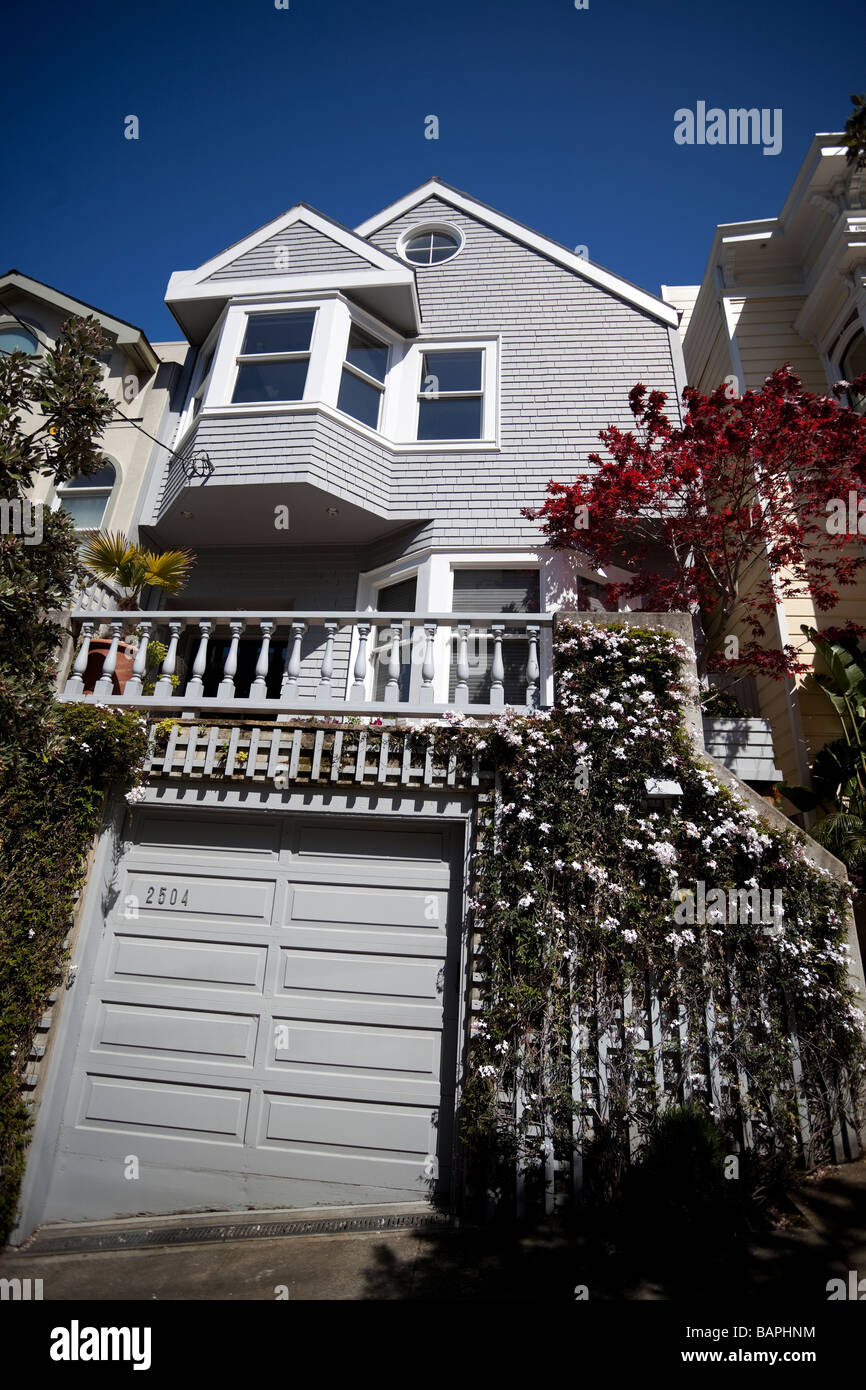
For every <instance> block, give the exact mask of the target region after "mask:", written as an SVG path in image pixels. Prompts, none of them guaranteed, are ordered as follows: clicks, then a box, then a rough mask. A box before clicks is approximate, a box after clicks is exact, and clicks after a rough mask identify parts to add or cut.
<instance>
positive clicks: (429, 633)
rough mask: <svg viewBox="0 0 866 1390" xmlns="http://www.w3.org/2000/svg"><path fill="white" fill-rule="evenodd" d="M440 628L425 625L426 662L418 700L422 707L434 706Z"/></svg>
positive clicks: (430, 623) (436, 625)
mask: <svg viewBox="0 0 866 1390" xmlns="http://www.w3.org/2000/svg"><path fill="white" fill-rule="evenodd" d="M438 626H439V624H438V623H435V622H429V623H425V624H424V636H425V644H424V660H423V662H422V663H421V689H420V691H419V692H418V699H419V701H420V703H421V704H422V705H432V703H433V677H434V676H435V674H436V667H435V661H434V656H433V649H434V643H435V641H436V629H437V627H438Z"/></svg>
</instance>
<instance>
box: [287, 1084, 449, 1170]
mask: <svg viewBox="0 0 866 1390" xmlns="http://www.w3.org/2000/svg"><path fill="white" fill-rule="evenodd" d="M274 1140H285V1141H286V1142H289V1143H296V1142H304V1143H307V1144H317V1145H327V1146H328V1147H329V1148H332V1149H334V1148H339V1149H340V1150H344V1151H352V1150H358V1149H362V1150H366V1149H371V1150H373V1151H375V1152H376V1153H377V1154H379V1155H380V1156H382V1157H387V1156H388V1155H389V1154H391V1153H393V1152H394V1151H399V1152H400V1153H402V1154H403V1155H404V1156H407V1157H408V1156H410V1155H413V1154H414V1155H416V1156H417V1157H419V1158H420V1157H423V1156H424V1155H425V1154H428V1153H429V1152H430V1144H431V1141H435V1128H434V1125H433V1123H432V1120H431V1112H430V1111H429V1110H426V1109H423V1108H415V1107H410V1106H396V1105H364V1104H361V1103H360V1102H352V1103H348V1104H347V1103H345V1102H343V1103H340V1104H337V1103H334V1102H331V1101H328V1100H319V1099H315V1098H313V1097H310V1096H283V1095H277V1094H274V1093H266V1094H265V1096H264V1108H263V1133H262V1141H263V1142H268V1143H272V1142H273V1141H274Z"/></svg>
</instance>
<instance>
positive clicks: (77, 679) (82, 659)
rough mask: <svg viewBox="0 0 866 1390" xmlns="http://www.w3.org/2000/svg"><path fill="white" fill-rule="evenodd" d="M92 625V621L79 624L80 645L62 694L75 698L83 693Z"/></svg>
mask: <svg viewBox="0 0 866 1390" xmlns="http://www.w3.org/2000/svg"><path fill="white" fill-rule="evenodd" d="M93 627H94V624H93V623H82V624H81V646H80V647H79V648H78V655H77V656H76V658H75V661H74V663H73V666H72V672H71V674H70V676H69V679H68V680H67V682H66V686H65V689H64V692H63V693H64V695H69V696H72V697H74V698H77V697H78V696H79V695H83V694H84V672H85V671H86V670H87V659H88V657H89V656H90V639H91V637H92V636H93Z"/></svg>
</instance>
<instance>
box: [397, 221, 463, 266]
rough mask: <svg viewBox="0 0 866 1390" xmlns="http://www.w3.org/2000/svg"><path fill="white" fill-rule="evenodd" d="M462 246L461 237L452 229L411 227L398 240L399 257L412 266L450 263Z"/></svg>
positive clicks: (437, 225)
mask: <svg viewBox="0 0 866 1390" xmlns="http://www.w3.org/2000/svg"><path fill="white" fill-rule="evenodd" d="M462 246H463V237H462V236H461V234H460V233H459V232H458V231H457V230H456V229H455V228H454V227H445V226H441V225H439V224H438V223H437V224H436V225H435V226H426V227H413V228H412V230H411V231H410V232H406V234H405V235H404V236H403V237H402V238H401V240H400V246H399V250H400V255H401V256H402V257H403V259H404V261H410V262H411V264H412V265H425V266H430V265H441V264H442V262H443V261H450V260H451V258H452V257H453V256H456V255H457V253H458V251H459V250H460V249H461V247H462Z"/></svg>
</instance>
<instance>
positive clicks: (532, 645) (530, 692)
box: [526, 623, 540, 709]
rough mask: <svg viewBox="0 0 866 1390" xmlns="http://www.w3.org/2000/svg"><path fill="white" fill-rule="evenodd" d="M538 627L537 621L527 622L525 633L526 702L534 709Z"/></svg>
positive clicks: (536, 699)
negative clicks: (527, 650) (526, 649)
mask: <svg viewBox="0 0 866 1390" xmlns="http://www.w3.org/2000/svg"><path fill="white" fill-rule="evenodd" d="M539 632H540V628H539V626H538V624H537V623H529V624H528V625H527V628H526V635H527V637H528V639H529V656H528V657H527V660H526V703H527V706H528V707H529V709H535V708H536V707H537V705H538V676H539V667H538V634H539Z"/></svg>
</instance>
